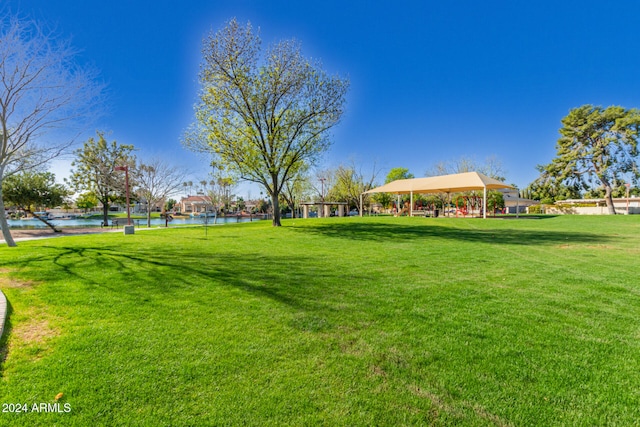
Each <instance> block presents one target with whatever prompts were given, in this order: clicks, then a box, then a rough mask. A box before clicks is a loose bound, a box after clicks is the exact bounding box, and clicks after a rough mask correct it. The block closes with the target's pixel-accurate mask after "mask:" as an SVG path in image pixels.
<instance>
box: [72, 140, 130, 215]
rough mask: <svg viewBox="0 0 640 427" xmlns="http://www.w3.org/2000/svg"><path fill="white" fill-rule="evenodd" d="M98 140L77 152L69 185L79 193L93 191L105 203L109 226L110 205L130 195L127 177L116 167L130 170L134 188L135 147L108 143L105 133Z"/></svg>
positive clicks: (104, 207)
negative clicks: (113, 201) (127, 194)
mask: <svg viewBox="0 0 640 427" xmlns="http://www.w3.org/2000/svg"><path fill="white" fill-rule="evenodd" d="M97 134H98V139H97V140H96V139H94V138H89V139H88V140H87V141H86V142H85V143H84V145H83V147H81V148H79V149H78V150H76V152H75V154H76V159H75V160H74V161H73V163H71V166H72V167H73V168H74V169H72V171H71V176H70V178H69V182H70V184H71V186H72V187H73V188H74V189H75V190H76V191H91V192H92V193H93V194H95V196H96V198H97V199H98V201H99V202H100V203H102V216H103V223H104V224H105V225H106V224H108V223H109V205H110V204H111V201H112V200H113V199H114V198H118V197H122V195H123V194H124V193H125V191H126V187H125V174H124V172H121V171H117V170H116V167H121V166H128V167H129V173H130V185H131V184H132V182H133V179H131V178H133V175H134V173H133V172H134V171H135V157H134V156H133V155H132V154H131V153H132V151H133V145H126V144H118V143H117V142H116V141H112V142H110V143H109V142H107V140H106V139H105V137H104V133H102V132H97Z"/></svg>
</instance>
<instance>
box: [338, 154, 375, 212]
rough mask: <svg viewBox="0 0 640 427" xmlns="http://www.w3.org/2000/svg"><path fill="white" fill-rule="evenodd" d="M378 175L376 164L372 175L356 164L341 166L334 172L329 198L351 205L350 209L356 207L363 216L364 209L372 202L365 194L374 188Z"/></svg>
mask: <svg viewBox="0 0 640 427" xmlns="http://www.w3.org/2000/svg"><path fill="white" fill-rule="evenodd" d="M377 174H378V170H377V169H376V165H375V164H374V165H373V168H372V171H371V174H370V175H369V174H366V173H365V172H363V171H362V169H360V168H357V167H356V165H355V164H354V163H351V164H350V165H340V166H338V167H337V168H336V169H335V170H334V171H333V185H332V186H331V187H330V189H329V195H328V198H330V199H334V200H338V201H345V202H347V203H348V204H349V205H348V207H349V209H351V208H352V207H355V208H356V209H358V212H360V214H362V213H363V212H364V207H365V206H366V205H369V204H370V201H371V200H370V196H371V195H370V194H363V193H364V192H365V191H368V190H371V189H372V188H373V187H374V181H375V179H376V176H377ZM361 202H362V203H361Z"/></svg>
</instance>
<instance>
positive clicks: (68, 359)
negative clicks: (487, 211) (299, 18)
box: [0, 216, 640, 426]
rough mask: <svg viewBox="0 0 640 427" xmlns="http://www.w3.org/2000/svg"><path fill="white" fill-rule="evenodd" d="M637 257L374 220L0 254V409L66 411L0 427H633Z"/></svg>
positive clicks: (588, 231) (179, 233)
mask: <svg viewBox="0 0 640 427" xmlns="http://www.w3.org/2000/svg"><path fill="white" fill-rule="evenodd" d="M639 235H640V216H616V217H573V216H572V217H555V218H546V219H537V220H536V219H521V220H515V219H504V220H496V219H488V220H480V219H447V218H437V219H425V218H393V217H380V218H328V219H309V220H299V219H296V220H287V221H285V222H284V226H283V227H281V228H278V229H274V228H272V227H271V225H270V222H269V221H264V222H255V223H246V224H239V225H225V226H218V227H208V229H207V234H206V235H205V230H204V228H203V227H193V228H186V229H185V228H181V229H160V230H152V231H145V232H142V231H140V232H137V233H136V234H135V235H129V236H124V235H122V234H120V233H117V234H104V235H90V236H72V237H63V238H56V239H48V240H40V241H31V242H22V243H19V247H18V248H6V247H0V266H1V267H0V288H1V289H2V290H3V292H4V293H5V294H6V296H7V299H8V301H9V305H10V306H9V320H8V323H7V325H6V332H5V337H4V338H3V340H2V341H1V342H0V345H1V346H2V349H1V350H0V351H1V355H2V359H3V362H2V364H1V365H0V375H1V378H0V403H2V404H4V406H3V408H2V409H4V410H5V411H6V410H11V409H12V408H11V407H10V406H9V404H27V405H28V408H29V410H30V411H31V410H32V407H33V406H32V405H33V404H40V403H49V404H52V405H51V408H52V409H53V408H59V409H60V411H65V410H68V411H69V412H66V413H65V412H62V413H43V412H29V413H18V414H16V413H8V412H4V413H1V414H0V425H11V426H14V425H24V426H37V425H43V426H49V425H61V426H62V425H63V426H67V425H77V426H103V425H104V426H117V425H122V426H139V425H144V426H162V425H166V426H209V425H259V426H263V425H316V424H320V425H350V426H351V425H394V426H395V425H456V426H457V425H470V426H482V425H516V426H534V425H540V426H549V425H567V426H575V425H581V426H582V425H584V426H593V425H620V426H628V425H638V423H639V422H640V421H638V420H640V387H639V386H638V385H639V384H640V322H639V321H638V319H640V280H638V278H637V274H636V273H637V265H638V264H637V260H638V256H639V254H640V242H639V241H638V236H639ZM58 393H63V394H64V395H63V396H62V398H60V400H59V401H58V404H59V406H57V407H56V406H54V405H53V403H54V402H55V401H54V398H55V396H56V395H57V394H58ZM65 404H66V405H67V406H64V405H65Z"/></svg>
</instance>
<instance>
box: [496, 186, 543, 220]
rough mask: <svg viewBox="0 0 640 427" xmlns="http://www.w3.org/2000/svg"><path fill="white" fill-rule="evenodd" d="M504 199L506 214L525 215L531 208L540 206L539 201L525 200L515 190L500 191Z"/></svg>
mask: <svg viewBox="0 0 640 427" xmlns="http://www.w3.org/2000/svg"><path fill="white" fill-rule="evenodd" d="M500 192H501V193H502V197H503V199H504V207H505V210H506V211H505V213H510V214H514V213H525V212H527V208H528V207H529V206H533V205H538V204H540V202H539V201H537V200H531V199H524V198H522V197H520V194H519V192H518V190H517V189H515V188H505V189H503V190H500Z"/></svg>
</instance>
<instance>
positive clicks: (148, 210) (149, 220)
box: [147, 208, 166, 228]
mask: <svg viewBox="0 0 640 427" xmlns="http://www.w3.org/2000/svg"><path fill="white" fill-rule="evenodd" d="M165 218H166V214H165ZM147 228H151V209H149V208H147Z"/></svg>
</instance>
